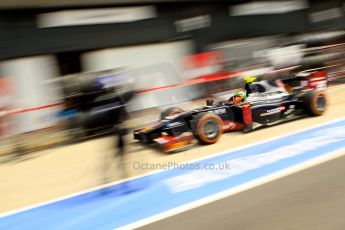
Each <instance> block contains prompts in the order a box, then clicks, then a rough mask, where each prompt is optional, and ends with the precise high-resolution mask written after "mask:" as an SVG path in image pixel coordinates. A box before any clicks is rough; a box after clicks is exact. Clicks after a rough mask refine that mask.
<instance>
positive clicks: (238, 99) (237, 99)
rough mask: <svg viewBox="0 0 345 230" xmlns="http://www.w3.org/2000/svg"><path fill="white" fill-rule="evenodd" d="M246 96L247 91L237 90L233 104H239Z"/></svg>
mask: <svg viewBox="0 0 345 230" xmlns="http://www.w3.org/2000/svg"><path fill="white" fill-rule="evenodd" d="M246 96H247V95H246V92H245V91H236V92H235V93H234V96H233V104H239V103H241V102H243V101H244V99H245V98H246Z"/></svg>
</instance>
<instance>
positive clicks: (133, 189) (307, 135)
mask: <svg viewBox="0 0 345 230" xmlns="http://www.w3.org/2000/svg"><path fill="white" fill-rule="evenodd" d="M229 135H231V134H229ZM302 141H307V142H302ZM308 141H309V142H308ZM312 141H314V142H315V145H319V146H317V147H316V148H313V147H312V146H310V143H313V142H312ZM320 142H322V143H321V144H320ZM308 144H309V146H306V145H308ZM303 145H304V146H303ZM344 146H345V119H344V120H340V121H337V122H334V123H331V124H327V125H323V126H319V127H316V128H313V129H310V130H307V131H303V132H300V133H297V134H293V135H290V136H286V137H282V138H279V139H275V140H272V141H269V142H265V143H261V144H258V145H254V146H249V147H246V148H243V149H240V150H235V151H229V152H227V153H225V154H222V155H218V156H214V157H210V158H207V159H203V160H200V161H197V162H194V164H198V165H205V164H218V163H224V162H230V163H231V162H235V160H242V162H244V163H248V164H249V163H251V164H253V162H254V164H255V161H253V159H254V160H258V161H259V160H260V159H262V158H263V157H264V155H263V154H265V153H270V152H271V153H272V156H279V157H282V156H283V154H284V148H286V149H290V150H291V151H290V152H289V154H290V155H287V156H288V157H282V158H279V157H278V159H277V160H275V161H272V162H270V163H266V164H261V165H259V163H257V164H258V165H256V168H252V169H249V170H246V171H243V172H242V173H239V174H224V173H229V172H224V171H222V170H219V171H212V172H211V173H210V174H207V173H206V174H201V175H200V176H199V178H195V180H196V181H197V180H201V181H202V183H200V184H198V185H196V186H194V187H193V186H191V187H188V186H190V184H189V185H188V180H189V179H190V178H189V177H188V175H194V176H195V173H194V174H193V172H196V170H192V169H174V170H167V171H162V172H159V173H156V174H152V175H149V176H144V177H141V178H137V179H134V180H130V181H127V182H123V183H120V184H116V185H113V186H111V187H108V188H105V189H100V190H96V191H93V192H88V193H85V194H82V195H78V196H75V197H72V198H68V199H65V200H61V201H57V202H55V203H51V204H47V205H44V206H41V207H37V208H33V209H30V210H27V211H23V212H20V213H16V214H13V215H9V216H6V217H3V218H2V219H1V220H0V229H114V228H116V227H121V226H124V225H127V224H130V223H132V222H136V221H139V220H142V219H144V218H147V217H150V216H153V215H156V214H159V213H162V212H164V211H168V210H170V209H173V208H176V207H179V206H181V205H185V204H187V203H190V202H193V201H195V200H198V199H202V198H205V197H208V196H211V195H214V194H216V193H219V192H222V191H224V190H228V189H231V188H234V187H237V186H239V185H242V184H244V183H247V182H250V181H253V180H256V179H259V178H262V177H264V176H267V175H270V174H273V173H276V172H279V171H281V170H283V169H286V168H289V167H292V166H294V165H296V164H300V163H303V162H306V161H308V160H312V159H314V158H317V157H320V156H323V155H327V154H329V153H330V152H332V151H335V150H337V149H341V148H344ZM306 147H307V148H306ZM274 151H276V152H274ZM247 161H248V162H247ZM230 167H231V164H230ZM230 172H231V168H230ZM224 175H225V176H224ZM212 176H220V177H219V178H218V179H217V178H216V179H214V178H213V179H212V178H211V177H212ZM176 178H177V180H178V181H180V182H181V181H182V182H183V180H185V181H186V183H187V187H186V188H185V189H184V190H182V191H180V192H176V191H175V190H174V186H172V185H171V183H168V182H169V181H171V180H174V179H176ZM189 182H190V183H192V185H193V182H194V181H189ZM176 186H177V187H179V186H181V184H176Z"/></svg>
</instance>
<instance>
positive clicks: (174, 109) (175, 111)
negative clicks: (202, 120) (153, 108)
mask: <svg viewBox="0 0 345 230" xmlns="http://www.w3.org/2000/svg"><path fill="white" fill-rule="evenodd" d="M183 112H184V110H183V109H180V108H177V107H171V108H168V109H166V110H164V111H163V112H162V113H161V120H164V119H165V118H166V117H168V116H172V115H175V114H179V113H183Z"/></svg>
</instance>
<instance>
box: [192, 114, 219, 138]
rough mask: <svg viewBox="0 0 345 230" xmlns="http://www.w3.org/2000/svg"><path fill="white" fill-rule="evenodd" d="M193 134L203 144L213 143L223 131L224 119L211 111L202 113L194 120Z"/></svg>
mask: <svg viewBox="0 0 345 230" xmlns="http://www.w3.org/2000/svg"><path fill="white" fill-rule="evenodd" d="M192 127H193V134H194V136H195V138H196V139H198V141H199V142H201V143H202V144H213V143H216V142H217V141H218V139H219V138H220V136H221V135H222V133H223V127H222V119H221V118H220V117H219V116H217V115H215V114H211V113H200V114H198V115H196V116H195V118H194V119H193V120H192Z"/></svg>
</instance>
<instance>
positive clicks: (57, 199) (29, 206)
mask: <svg viewBox="0 0 345 230" xmlns="http://www.w3.org/2000/svg"><path fill="white" fill-rule="evenodd" d="M310 119H312V118H310ZM301 120H303V118H302V119H300V121H301ZM342 120H345V118H343V117H342V118H338V119H335V120H332V121H328V122H325V123H321V124H318V125H315V126H310V127H307V128H303V129H299V130H295V131H293V132H290V133H287V134H284V135H280V136H277V137H274V138H270V139H266V140H262V141H258V142H255V143H252V144H248V145H244V146H240V147H237V148H234V149H228V150H225V151H222V152H219V153H215V154H212V155H209V156H205V157H200V158H196V159H193V160H190V161H186V162H182V163H180V164H186V163H187V164H188V163H194V162H196V161H201V160H206V159H209V158H213V157H218V156H221V155H225V154H228V153H231V152H235V151H239V150H242V149H245V148H250V147H253V146H255V145H260V144H264V143H267V142H271V141H275V140H277V139H280V138H284V137H288V136H292V135H295V134H298V133H302V132H305V131H308V130H311V129H314V128H317V127H321V126H324V125H329V124H332V123H336V122H339V121H342ZM297 121H298V120H296V121H295V122H297ZM163 171H166V170H163V169H162V170H155V171H151V172H148V173H144V174H142V175H138V176H134V177H130V178H127V179H122V180H119V181H115V182H112V183H107V184H104V185H99V186H95V187H93V188H90V189H86V190H82V191H80V192H76V193H72V194H70V195H66V196H62V197H59V198H55V199H51V200H47V201H43V202H39V203H36V204H33V205H28V206H25V207H22V208H19V209H14V210H12V211H8V212H4V213H1V214H0V218H3V217H5V216H9V215H13V214H16V213H19V212H23V211H26V210H29V209H33V208H37V207H41V206H44V205H47V204H51V203H54V202H57V201H61V200H65V199H68V198H72V197H75V196H79V195H82V194H85V193H88V192H93V191H96V190H100V189H103V188H107V187H111V186H113V185H116V184H120V183H122V182H126V181H130V180H134V179H138V178H142V177H145V176H150V175H153V174H157V173H160V172H163Z"/></svg>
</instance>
